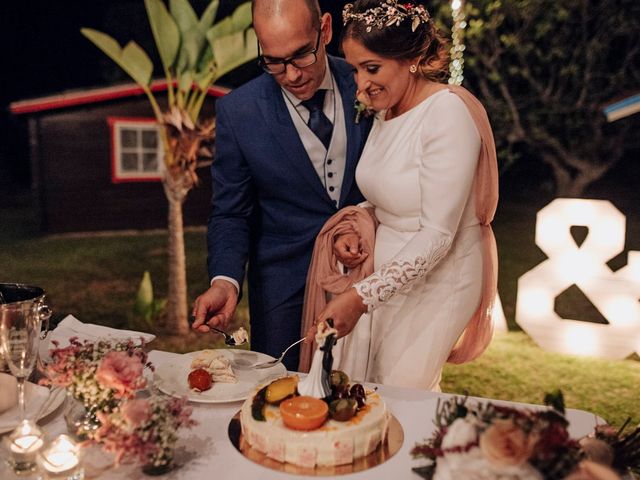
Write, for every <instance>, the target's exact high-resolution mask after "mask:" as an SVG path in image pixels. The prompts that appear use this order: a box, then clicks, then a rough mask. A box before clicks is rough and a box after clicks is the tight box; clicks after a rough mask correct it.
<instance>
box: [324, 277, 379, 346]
mask: <svg viewBox="0 0 640 480" xmlns="http://www.w3.org/2000/svg"><path fill="white" fill-rule="evenodd" d="M366 311H367V307H366V305H365V304H364V303H363V302H362V299H361V298H360V295H358V292H356V289H355V288H350V289H349V290H347V291H346V292H344V293H342V294H340V295H338V296H337V297H335V298H333V300H331V301H330V302H329V303H328V304H327V306H326V307H325V308H324V310H323V311H322V312H320V315H318V318H317V319H316V323H320V322H326V321H327V320H328V319H330V318H331V319H333V326H334V328H335V329H336V330H337V331H338V338H341V337H344V336H345V335H348V334H349V333H351V331H352V330H353V328H354V327H355V326H356V323H358V319H359V318H360V315H362V314H363V313H366Z"/></svg>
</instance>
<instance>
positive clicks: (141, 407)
mask: <svg viewBox="0 0 640 480" xmlns="http://www.w3.org/2000/svg"><path fill="white" fill-rule="evenodd" d="M122 415H123V417H124V418H125V420H126V421H127V422H129V423H130V424H131V425H132V426H133V427H134V428H137V427H139V426H140V425H142V424H143V423H144V422H146V421H147V420H148V419H149V416H150V415H151V406H150V405H149V402H148V401H147V400H145V399H134V400H128V401H127V402H125V404H124V405H122Z"/></svg>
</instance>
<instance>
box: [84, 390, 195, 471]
mask: <svg viewBox="0 0 640 480" xmlns="http://www.w3.org/2000/svg"><path fill="white" fill-rule="evenodd" d="M186 405H187V401H186V400H185V399H178V398H170V397H160V396H152V397H149V398H144V399H131V400H126V401H124V402H123V403H121V404H120V406H119V407H118V408H117V409H116V410H115V411H113V412H111V413H105V412H100V413H98V419H99V420H100V423H101V426H100V428H99V429H98V430H97V432H96V434H95V436H94V437H93V441H94V442H96V443H100V444H102V445H103V448H104V449H105V450H106V451H108V452H111V453H114V454H115V456H116V463H120V462H121V461H123V460H126V459H130V460H137V461H139V462H141V463H142V464H143V465H148V466H152V467H156V468H157V467H163V466H166V465H168V464H170V463H171V461H172V458H173V448H174V446H175V443H176V441H177V440H178V435H177V431H178V429H180V428H190V427H192V426H193V425H195V424H196V422H195V421H194V420H192V419H191V411H192V410H191V408H189V407H187V406H186Z"/></svg>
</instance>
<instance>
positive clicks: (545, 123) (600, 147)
mask: <svg viewBox="0 0 640 480" xmlns="http://www.w3.org/2000/svg"><path fill="white" fill-rule="evenodd" d="M448 3H449V2H445V1H443V0H438V1H436V2H435V4H436V5H437V6H438V8H436V10H435V11H436V13H437V19H438V20H439V22H440V24H442V25H444V26H445V27H446V28H448V29H449V28H451V27H450V25H451V20H450V18H448V17H450V10H449V9H448V8H447V4H448ZM464 5H465V11H466V16H467V23H468V26H467V28H466V30H465V34H464V35H465V39H464V43H465V46H466V50H465V72H464V75H465V82H464V85H465V86H467V88H469V89H470V90H472V91H473V92H475V93H476V94H477V95H478V97H479V98H480V99H481V101H482V102H483V104H484V105H485V107H486V108H487V110H488V112H489V117H490V119H491V122H492V126H493V128H494V133H495V136H496V141H497V144H498V150H499V153H500V154H501V155H500V160H501V162H502V166H503V168H504V167H505V166H508V165H510V164H511V162H513V161H515V160H517V159H519V158H533V159H535V160H538V161H540V160H543V161H544V162H546V163H547V164H548V165H549V166H550V167H551V168H552V169H553V171H554V174H555V176H556V182H557V183H558V182H562V181H565V182H568V184H570V183H571V182H572V181H578V180H579V181H582V182H583V183H584V184H585V185H586V184H588V183H589V182H591V181H594V180H596V179H597V178H599V177H600V176H602V175H603V174H604V173H605V172H606V171H607V169H608V168H609V167H610V166H612V165H613V164H615V162H617V161H618V159H619V158H620V157H621V156H622V153H623V152H624V147H625V141H630V140H632V124H633V123H634V122H637V119H633V118H627V119H624V120H620V121H618V122H615V123H613V124H609V123H607V121H606V118H605V116H604V114H603V112H602V107H603V105H604V104H605V103H607V102H610V101H612V100H615V99H617V98H619V97H620V96H623V95H624V94H628V93H632V92H634V91H636V90H637V89H638V85H640V49H638V45H639V44H640V2H637V1H636V0H597V1H596V0H565V1H562V2H558V1H557V0H467V1H465V2H464ZM636 124H637V123H636ZM563 177H566V178H563ZM580 177H582V178H580ZM559 186H561V185H559ZM559 193H563V192H559ZM565 193H566V192H565Z"/></svg>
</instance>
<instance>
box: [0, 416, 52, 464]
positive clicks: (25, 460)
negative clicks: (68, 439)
mask: <svg viewBox="0 0 640 480" xmlns="http://www.w3.org/2000/svg"><path fill="white" fill-rule="evenodd" d="M4 443H5V447H6V448H7V450H8V451H9V455H8V458H7V463H8V464H9V466H10V467H11V468H12V469H13V471H14V472H15V473H16V474H22V473H27V472H31V471H33V470H35V468H36V455H37V454H38V452H39V451H40V450H41V449H42V446H43V445H44V434H43V433H42V430H40V428H39V427H38V426H37V425H36V424H35V423H34V422H32V421H31V420H23V421H22V422H20V424H19V425H18V426H17V427H16V428H15V429H14V430H13V431H12V432H11V434H9V436H7V437H5V439H4Z"/></svg>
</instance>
